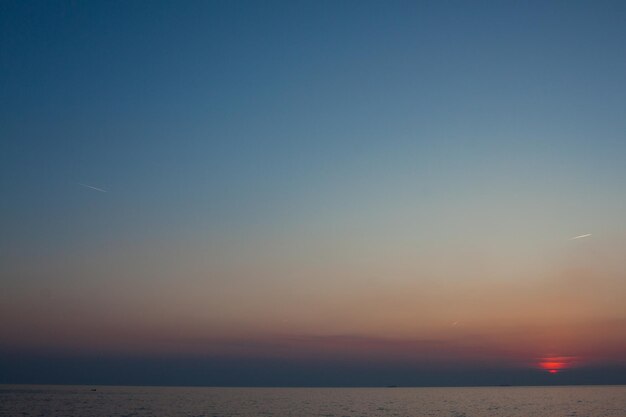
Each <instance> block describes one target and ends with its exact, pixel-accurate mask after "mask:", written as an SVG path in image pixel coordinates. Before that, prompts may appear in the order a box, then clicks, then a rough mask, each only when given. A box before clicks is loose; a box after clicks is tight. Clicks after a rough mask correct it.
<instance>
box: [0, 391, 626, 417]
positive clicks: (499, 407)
mask: <svg viewBox="0 0 626 417" xmlns="http://www.w3.org/2000/svg"><path fill="white" fill-rule="evenodd" d="M0 416H3V417H4V416H7V417H8V416H11V417H13V416H16V417H17V416H52V417H56V416H58V417H61V416H63V417H79V416H80V417H86V416H92V417H100V416H111V417H117V416H119V417H121V416H125V417H130V416H168V417H170V416H186V417H192V416H193V417H211V416H215V417H217V416H220V417H227V416H237V417H252V416H255V417H256V416H263V417H268V416H274V417H283V416H298V417H307V416H320V417H342V416H434V417H443V416H446V417H483V416H484V417H487V416H490V417H500V416H502V417H504V416H507V417H534V416H537V417H561V416H563V417H565V416H575V417H584V416H593V417H609V416H610V417H626V386H575V387H480V388H188V387H116V386H34V385H0Z"/></svg>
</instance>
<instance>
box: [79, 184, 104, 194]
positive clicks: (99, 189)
mask: <svg viewBox="0 0 626 417" xmlns="http://www.w3.org/2000/svg"><path fill="white" fill-rule="evenodd" d="M77 184H78V185H80V186H82V187H85V188H90V189H92V190H96V191H100V192H101V193H106V192H108V191H107V190H103V189H102V188H98V187H94V186H93V185H88V184H83V183H80V182H78V183H77Z"/></svg>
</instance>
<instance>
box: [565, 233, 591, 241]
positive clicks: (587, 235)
mask: <svg viewBox="0 0 626 417" xmlns="http://www.w3.org/2000/svg"><path fill="white" fill-rule="evenodd" d="M589 236H591V233H587V234H586V235H580V236H574V237H573V238H571V239H570V240H576V239H583V238H585V237H589Z"/></svg>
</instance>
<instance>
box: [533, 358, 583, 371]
mask: <svg viewBox="0 0 626 417" xmlns="http://www.w3.org/2000/svg"><path fill="white" fill-rule="evenodd" d="M574 359H575V358H573V357H571V356H549V357H545V358H541V359H540V360H539V364H538V365H539V368H540V369H543V370H544V371H547V372H548V373H550V374H553V375H554V374H557V373H559V372H560V371H562V370H564V369H568V368H570V367H571V366H572V364H573V362H574Z"/></svg>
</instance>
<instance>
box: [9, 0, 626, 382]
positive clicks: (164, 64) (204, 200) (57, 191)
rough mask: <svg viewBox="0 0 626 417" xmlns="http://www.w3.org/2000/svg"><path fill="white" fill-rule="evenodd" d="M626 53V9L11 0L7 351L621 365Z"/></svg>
mask: <svg viewBox="0 0 626 417" xmlns="http://www.w3.org/2000/svg"><path fill="white" fill-rule="evenodd" d="M625 40H626V3H624V2H620V1H615V2H609V1H600V2H593V1H584V2H579V1H568V2H565V1H562V2H561V1H529V2H501V1H493V2H482V1H479V2H462V1H451V2H448V1H445V2H444V1H432V2H418V1H415V2H408V1H407V2H403V1H371V2H370V1H342V2H339V1H309V2H303V1H286V2H273V1H272V2H269V1H259V2H240V1H204V2H192V1H188V2H174V1H172V2H159V1H155V2H139V1H135V2H132V1H131V2H128V1H106V2H104V1H102V2H100V1H85V2H58V1H46V2H43V1H3V2H2V3H1V4H0V195H1V196H2V197H1V198H0V211H1V218H0V230H1V233H0V257H1V266H0V274H1V277H0V278H1V283H2V287H3V291H2V294H0V306H1V307H0V312H2V314H0V315H1V316H2V318H0V340H1V342H0V348H1V349H4V350H6V351H11V352H23V351H29V352H30V351H36V352H39V353H41V352H44V353H45V352H52V351H54V352H63V354H67V352H74V351H78V352H81V354H93V353H94V352H99V351H104V352H108V354H110V355H119V354H123V355H129V354H133V355H139V356H142V355H143V353H145V352H144V351H145V349H146V348H145V346H151V348H150V349H152V348H154V351H155V352H157V353H158V354H164V355H168V354H175V355H183V356H185V355H187V356H189V357H192V356H193V355H197V354H198V351H197V350H196V348H192V347H190V346H189V345H190V342H189V340H192V339H193V340H198V339H199V340H209V341H210V343H209V342H206V343H209V344H211V346H215V344H214V343H213V342H214V340H217V339H219V340H220V341H221V342H220V343H226V342H224V341H232V340H241V339H242V338H243V339H246V341H247V342H246V343H250V345H251V346H257V348H254V347H252V348H250V351H246V352H244V353H241V352H240V354H241V355H244V356H245V355H252V356H253V357H258V358H261V359H263V360H266V359H267V357H268V356H272V355H273V354H274V353H275V352H276V351H280V349H272V348H271V346H274V344H277V345H280V346H283V347H284V346H285V345H288V344H289V343H290V342H286V341H285V338H287V340H291V339H289V337H292V336H293V337H303V338H305V339H306V340H308V342H302V346H300V345H299V347H297V348H296V350H297V351H298V352H302V354H301V356H302V357H304V358H305V359H307V360H308V359H310V357H311V356H315V354H313V353H311V352H310V350H312V351H315V350H316V349H315V346H318V345H317V343H320V342H319V339H317V338H319V337H330V338H339V339H337V340H340V342H337V343H338V344H339V345H341V346H340V347H337V346H335V345H333V346H334V347H331V348H329V349H330V350H331V351H332V350H333V349H336V350H337V351H338V352H340V351H341V352H343V351H342V349H345V350H346V351H351V349H353V350H357V351H359V352H361V353H362V354H363V355H365V356H366V357H367V355H369V354H371V355H373V356H376V355H378V354H379V353H380V352H378V351H377V350H376V349H377V348H376V349H373V350H368V348H363V346H364V344H359V343H357V342H354V343H355V346H353V345H352V343H353V342H349V343H347V345H344V344H343V343H344V342H343V341H344V339H342V338H344V337H348V338H357V340H360V339H358V338H361V337H363V338H367V340H370V339H371V338H373V339H376V340H378V338H382V339H384V340H386V341H388V340H391V341H390V342H388V343H389V344H390V347H389V346H388V347H385V348H381V349H382V351H385V349H391V350H392V351H393V349H396V347H397V344H394V343H395V342H394V341H398V340H400V341H407V340H408V341H411V343H413V342H414V341H416V340H423V339H429V340H430V339H437V340H442V341H444V343H445V344H446V346H449V347H450V352H451V353H449V354H450V355H451V356H455V357H457V356H458V354H457V353H456V352H457V349H459V350H463V351H465V350H466V349H465V348H467V343H469V342H468V340H470V339H471V338H472V337H476V336H477V335H480V337H484V338H485V339H484V342H483V344H482V345H481V349H484V350H485V352H494V351H500V350H499V349H500V348H501V346H499V345H498V344H497V343H495V342H494V341H493V339H498V338H499V339H502V340H507V341H508V342H507V343H510V344H516V343H517V342H516V340H517V339H516V338H515V336H511V334H512V333H515V331H518V330H519V329H522V328H524V329H527V328H532V329H533V330H531V331H530V333H531V334H533V335H535V336H533V337H534V338H533V337H531V339H533V343H529V346H525V347H524V348H523V349H521V350H522V351H523V352H516V353H515V354H513V355H512V356H513V357H514V359H511V357H510V356H506V355H505V356H506V358H503V357H498V358H495V359H494V360H495V361H497V362H498V364H501V363H504V362H506V361H512V362H515V364H514V365H515V366H520V365H519V363H521V362H524V363H526V362H525V361H529V360H531V359H532V358H542V357H548V356H550V355H552V356H556V357H560V356H564V357H569V358H575V359H571V361H572V363H574V362H578V361H581V362H584V361H587V362H585V363H591V362H593V361H598V360H600V359H601V360H600V362H602V361H604V362H602V363H603V364H604V363H605V362H606V363H608V362H610V361H612V362H611V363H613V362H615V361H617V362H620V361H621V362H620V363H622V364H623V362H624V360H625V359H626V358H624V357H623V353H622V354H621V356H620V355H619V354H615V352H613V351H611V349H612V348H615V349H617V351H619V349H620V346H621V347H623V346H625V343H626V342H625V340H626V312H625V311H624V309H623V307H621V306H620V305H621V304H620V300H619V295H623V294H624V290H625V288H624V284H623V283H622V281H623V280H621V279H620V277H623V275H624V273H626V270H624V267H623V264H622V263H621V257H622V255H623V247H624V244H626V226H625V222H624V213H626V193H625V192H624V190H625V189H626V137H625V132H626V117H624V115H625V114H626V42H625ZM90 187H95V188H97V189H95V188H90ZM98 189H100V190H98ZM103 191H104V192H103ZM584 234H591V235H592V236H590V237H589V238H583V239H579V240H575V241H571V240H569V239H570V238H572V237H575V236H579V235H584ZM581 282H582V283H583V284H581ZM590 282H595V283H601V285H599V286H598V287H597V288H596V287H593V288H590V287H588V285H589V283H590ZM585 283H586V284H585ZM572 288H578V290H571V289H572ZM592 293H593V294H596V295H593V296H591V295H589V294H592ZM422 297H423V298H424V299H422ZM622 298H623V297H622ZM548 299H550V300H554V299H557V300H560V301H558V302H556V303H553V302H548V301H547V300H548ZM494 300H496V301H494ZM497 300H501V301H497ZM372 305H376V306H378V307H377V311H379V312H377V313H373V312H372ZM418 305H419V307H417V306H418ZM486 306H489V307H488V308H487V307H486ZM581 306H582V307H581ZM450 323H458V324H459V326H460V325H465V326H466V327H464V328H463V330H462V332H463V334H462V335H461V336H459V335H457V334H456V333H453V332H452V330H450V329H449V326H450ZM540 323H541V324H540ZM580 323H583V324H580ZM598 323H602V325H606V326H609V327H610V330H605V333H602V336H601V337H600V341H602V342H603V344H604V346H605V348H604V349H605V350H606V351H605V350H602V351H598V349H599V348H598V347H597V346H595V345H589V346H588V345H587V344H585V343H583V342H581V340H582V339H585V338H586V337H587V336H588V335H589V334H590V333H589V332H591V330H590V329H592V328H597V326H598ZM579 325H580V326H582V327H576V326H579ZM542 326H543V327H542ZM545 326H548V327H545ZM456 327H458V326H457V325H456V324H455V328H456ZM94 328H97V329H103V330H102V332H98V334H101V335H102V338H103V339H105V341H102V340H98V341H96V342H93V343H91V344H90V342H88V340H91V338H92V333H93V332H95V330H94ZM555 328H558V329H561V330H562V337H560V336H559V337H560V338H556V339H551V338H546V337H544V336H543V335H544V333H548V332H552V334H559V335H561V333H559V331H556V332H555V331H554V329H555ZM42 329H44V330H42ZM181 329H182V330H181ZM550 329H551V330H550ZM603 329H604V327H603ZM607 329H608V327H607ZM456 331H457V330H456V329H455V330H454V332H456ZM155 334H159V335H160V336H159V337H162V338H164V339H167V340H168V341H169V342H168V343H169V344H166V345H164V346H160V345H159V346H158V347H156V348H155V347H154V346H155V345H154V343H153V342H154V338H155ZM129 335H132V336H129ZM294 335H295V336H294ZM308 338H311V339H308ZM557 339H558V340H557ZM159 340H161V339H159ZM324 340H326V339H324ZM333 340H335V339H333ZM349 340H353V339H349ZM159 343H160V342H159ZM324 343H325V342H324ZM333 343H334V342H333ZM385 343H387V342H385ZM398 343H400V342H398ZM598 343H599V342H598ZM365 345H367V343H365ZM394 346H396V347H394ZM606 346H610V347H612V348H606ZM142 349H143V350H142ZM150 349H148V350H150ZM223 350H228V348H223V349H222V350H220V348H217V350H216V351H215V352H213V353H214V354H215V355H217V356H219V355H220V354H222V353H223ZM444 350H445V349H444ZM479 350H480V349H479ZM600 350H601V349H600ZM151 352H152V351H151ZM250 352H252V353H250ZM268 352H274V353H268ZM372 352H373V353H372ZM152 353H154V352H152ZM490 354H492V353H490ZM337 355H338V357H339V356H341V354H339V353H338V354H337ZM594 355H595V356H596V357H595V358H594ZM70 356H71V355H70ZM187 356H185V357H187ZM296 356H297V355H296ZM583 357H584V358H583ZM598 358H600V359H598ZM291 359H293V358H291ZM296 359H297V358H296ZM335 359H337V358H334V359H333V360H335ZM339 359H340V358H339ZM339 359H337V360H339ZM444 359H445V358H444ZM444 359H442V360H444ZM407 360H409V359H407ZM410 360H413V359H411V358H410ZM476 360H477V359H476V358H475V357H473V356H471V355H470V356H468V358H466V361H467V362H468V363H475V361H476ZM472 361H474V362H472ZM516 361H517V362H516ZM607 361H608V362H607ZM418 362H419V361H418ZM509 365H510V364H509ZM220 366H222V365H220ZM224 366H226V365H224ZM498 366H501V365H498ZM502 366H504V365H502ZM507 366H508V365H507ZM511 366H513V365H511ZM572 366H573V365H572ZM226 367H227V366H226ZM270 367H271V366H270ZM522 367H523V366H522ZM0 369H2V368H0ZM12 372H13V371H12ZM15 372H17V371H15ZM15 375H18V374H15ZM349 375H350V374H349V372H346V373H344V374H342V376H341V378H343V379H341V378H340V379H341V381H349V380H350V376H349ZM303 378H305V377H303ZM14 379H15V380H20V381H21V380H27V379H28V378H26V379H24V378H22V379H20V378H19V375H18V376H16V377H15V378H14ZM444 379H445V378H444ZM194 381H197V380H194ZM228 381H231V382H229V383H233V382H232V381H235V384H236V381H238V380H237V379H236V378H234V379H228ZM245 381H246V380H245V378H243V377H242V379H241V380H240V381H239V382H240V383H242V384H246V382H245ZM0 382H1V381H0ZM7 382H11V381H9V380H7ZM27 382H28V381H27ZM32 382H36V381H32ZM121 382H123V381H121ZM144 383H145V381H144ZM199 383H202V382H201V381H200V382H199ZM216 383H219V382H216ZM268 383H270V382H268ZM331 383H332V382H331ZM296 384H297V383H296ZM348 384H349V383H348Z"/></svg>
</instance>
